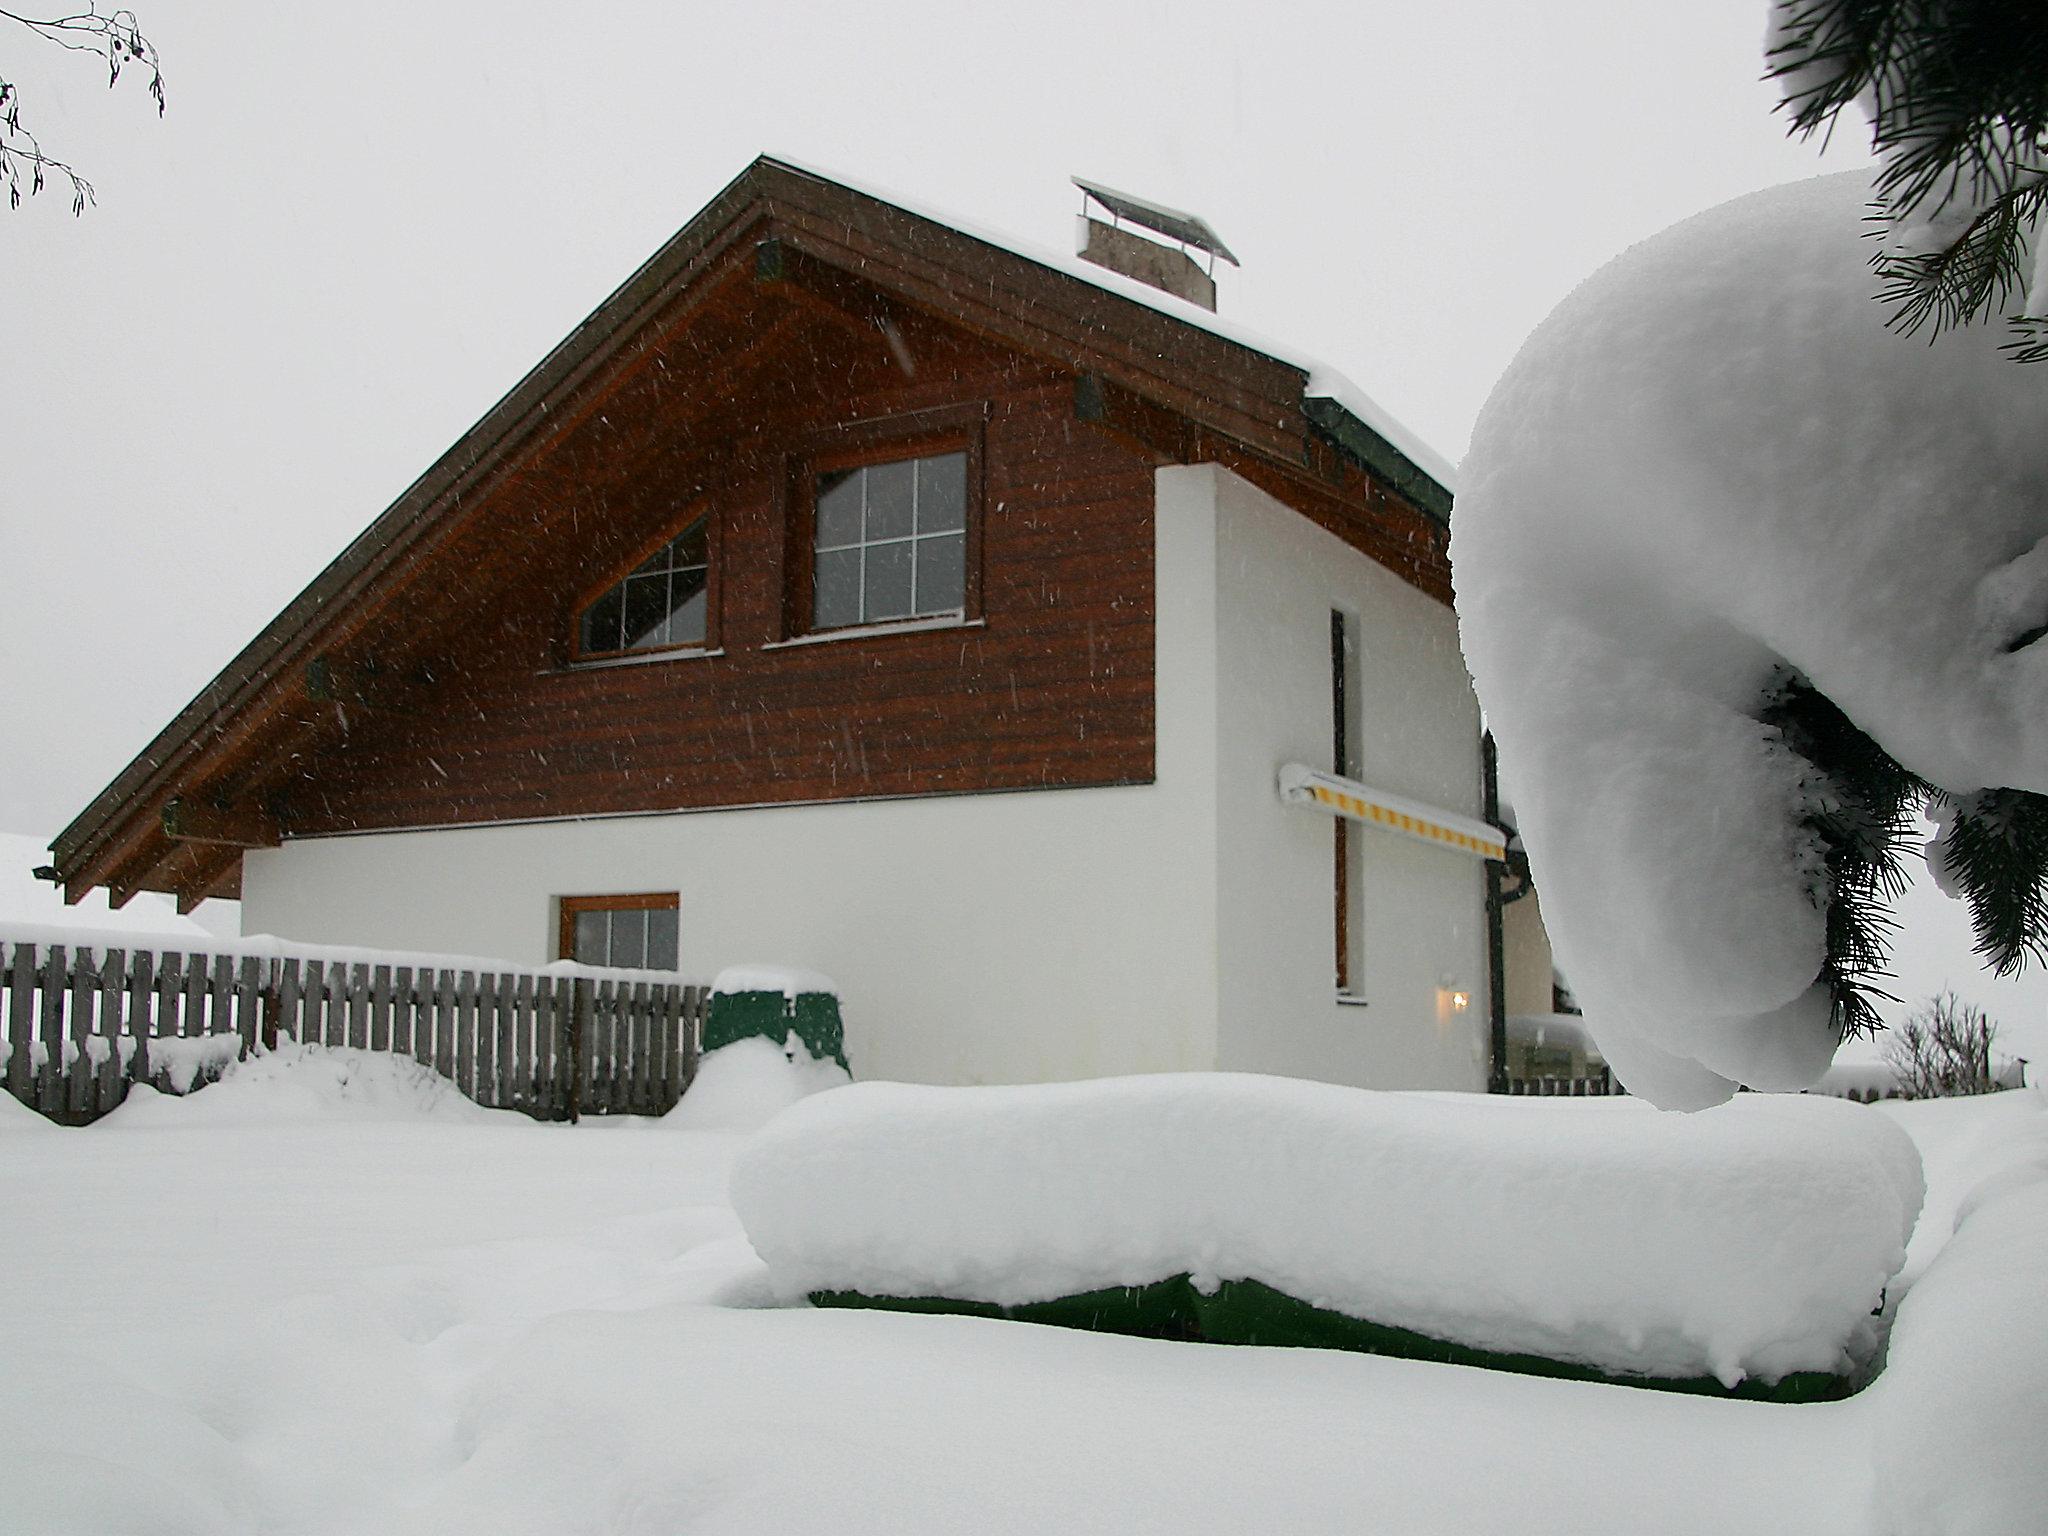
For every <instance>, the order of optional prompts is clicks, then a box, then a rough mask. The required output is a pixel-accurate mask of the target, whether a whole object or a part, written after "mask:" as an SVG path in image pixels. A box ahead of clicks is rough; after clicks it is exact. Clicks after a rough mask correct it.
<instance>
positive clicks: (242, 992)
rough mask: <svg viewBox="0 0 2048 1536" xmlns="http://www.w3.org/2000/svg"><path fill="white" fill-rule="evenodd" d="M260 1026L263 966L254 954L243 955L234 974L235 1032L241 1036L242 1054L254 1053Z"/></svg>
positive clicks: (261, 1017) (261, 1025) (259, 1036)
mask: <svg viewBox="0 0 2048 1536" xmlns="http://www.w3.org/2000/svg"><path fill="white" fill-rule="evenodd" d="M262 1027H263V966H262V962H261V961H259V960H258V959H257V958H256V957H255V956H254V955H244V956H242V963H241V965H239V966H238V967H236V976H235V1033H236V1034H238V1035H240V1036H241V1037H242V1054H243V1055H244V1056H254V1055H255V1054H256V1044H257V1042H258V1041H259V1040H260V1039H261V1038H262V1035H261V1033H260V1031H261V1029H262Z"/></svg>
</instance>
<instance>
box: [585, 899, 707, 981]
mask: <svg viewBox="0 0 2048 1536" xmlns="http://www.w3.org/2000/svg"><path fill="white" fill-rule="evenodd" d="M677 906H678V903H677V901H676V893H675V892H674V891H644V892H640V893H638V894H636V895H630V896H564V897H563V898H562V923H561V934H560V941H559V943H558V945H557V951H556V952H557V954H558V955H559V957H560V958H561V959H564V960H574V961H575V962H577V964H579V965H616V966H626V967H629V968H631V969H633V970H648V971H672V970H674V969H675V968H676V938H677V926H676V920H677Z"/></svg>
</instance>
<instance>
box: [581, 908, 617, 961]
mask: <svg viewBox="0 0 2048 1536" xmlns="http://www.w3.org/2000/svg"><path fill="white" fill-rule="evenodd" d="M610 918H611V913H609V912H578V913H577V914H576V960H577V962H578V963H579V964H581V965H604V964H606V963H608V962H607V961H606V958H605V957H606V956H607V955H608V954H609V953H610V952H611V945H610V944H609V943H608V942H606V941H607V939H608V938H609V936H610V933H611V923H610Z"/></svg>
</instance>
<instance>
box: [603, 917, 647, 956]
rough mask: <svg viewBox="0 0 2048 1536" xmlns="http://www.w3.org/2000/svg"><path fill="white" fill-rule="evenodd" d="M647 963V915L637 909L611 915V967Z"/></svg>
mask: <svg viewBox="0 0 2048 1536" xmlns="http://www.w3.org/2000/svg"><path fill="white" fill-rule="evenodd" d="M646 963H647V914H646V913H645V912H643V911H640V910H639V909H637V908H631V907H629V908H626V909H625V910H623V911H615V912H613V913H612V958H611V964H613V965H630V966H635V967H638V966H643V965H645V964H646Z"/></svg>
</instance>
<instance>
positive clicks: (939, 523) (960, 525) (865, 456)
mask: <svg viewBox="0 0 2048 1536" xmlns="http://www.w3.org/2000/svg"><path fill="white" fill-rule="evenodd" d="M954 423H958V425H957V427H956V426H954ZM980 485H981V432H980V411H979V409H978V408H976V409H973V410H971V411H970V410H949V411H944V412H933V413H925V414H924V415H922V416H920V417H918V418H916V419H915V420H914V421H913V422H911V423H908V424H905V423H878V424H876V425H875V426H874V427H873V428H871V429H870V430H869V431H867V432H865V433H861V434H838V435H835V436H834V437H833V438H831V439H828V440H827V441H826V443H824V444H822V445H820V446H819V447H818V449H817V451H815V452H813V453H812V454H810V455H808V456H806V457H803V458H800V459H798V460H795V461H794V464H793V473H792V475H791V479H790V491H791V497H792V500H793V501H794V503H795V505H794V507H793V509H792V510H793V511H794V513H795V516H794V517H793V518H792V520H791V521H792V529H791V531H792V535H793V537H792V544H793V546H794V549H795V551H796V552H797V558H796V559H794V560H792V561H791V562H790V564H791V573H790V574H791V577H792V580H791V583H790V586H791V591H790V605H789V614H788V618H789V624H788V632H789V633H791V634H803V633H810V634H829V633H830V632H832V631H834V630H850V629H863V628H867V627H869V626H873V625H889V624H896V623H912V622H916V621H921V620H922V621H930V620H944V619H963V620H964V619H967V618H971V617H973V616H974V615H975V612H976V608H977V605H978V603H979V600H980V586H981V583H980V581H979V579H978V565H979V560H980V527H979V524H980V513H981V505H980V503H981V491H980Z"/></svg>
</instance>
